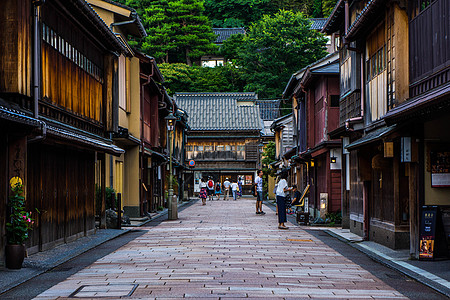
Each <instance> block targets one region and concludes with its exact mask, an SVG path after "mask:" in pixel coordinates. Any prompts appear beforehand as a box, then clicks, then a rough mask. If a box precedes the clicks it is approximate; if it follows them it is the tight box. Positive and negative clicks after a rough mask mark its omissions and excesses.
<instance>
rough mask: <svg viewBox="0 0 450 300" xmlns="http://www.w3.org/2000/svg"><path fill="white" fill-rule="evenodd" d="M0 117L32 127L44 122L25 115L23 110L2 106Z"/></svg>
mask: <svg viewBox="0 0 450 300" xmlns="http://www.w3.org/2000/svg"><path fill="white" fill-rule="evenodd" d="M0 119H3V120H7V121H11V122H15V123H20V124H23V125H28V126H31V127H42V126H43V124H45V123H44V122H42V121H40V120H38V119H36V118H33V117H29V116H27V115H25V114H24V113H23V112H20V111H17V110H14V109H11V108H7V107H4V106H0Z"/></svg>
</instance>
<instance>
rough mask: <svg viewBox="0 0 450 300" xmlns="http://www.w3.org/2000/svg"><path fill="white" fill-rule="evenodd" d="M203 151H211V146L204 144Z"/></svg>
mask: <svg viewBox="0 0 450 300" xmlns="http://www.w3.org/2000/svg"><path fill="white" fill-rule="evenodd" d="M205 151H213V146H205Z"/></svg>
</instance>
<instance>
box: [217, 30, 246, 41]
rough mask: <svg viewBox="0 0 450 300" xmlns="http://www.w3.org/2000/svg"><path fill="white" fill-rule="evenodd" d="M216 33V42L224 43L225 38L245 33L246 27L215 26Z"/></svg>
mask: <svg viewBox="0 0 450 300" xmlns="http://www.w3.org/2000/svg"><path fill="white" fill-rule="evenodd" d="M212 30H213V32H214V34H215V35H217V38H216V41H215V42H214V43H216V44H222V43H223V42H224V41H225V40H227V39H228V38H229V37H230V36H232V35H233V34H245V28H244V27H236V28H213V29H212Z"/></svg>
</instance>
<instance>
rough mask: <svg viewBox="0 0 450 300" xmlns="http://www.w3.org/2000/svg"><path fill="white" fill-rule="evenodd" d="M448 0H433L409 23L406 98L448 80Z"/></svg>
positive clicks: (449, 43)
mask: <svg viewBox="0 0 450 300" xmlns="http://www.w3.org/2000/svg"><path fill="white" fill-rule="evenodd" d="M449 15H450V5H449V4H448V0H436V1H433V2H432V3H430V5H429V6H428V7H426V8H425V9H423V10H422V11H420V13H419V14H418V15H417V16H415V17H414V18H411V17H412V16H410V22H409V70H410V83H411V85H410V97H414V96H417V95H419V94H422V93H424V92H427V91H428V90H431V89H433V88H435V87H438V86H440V85H442V84H444V83H446V82H448V81H449V80H450V74H449V68H450V41H449V39H448V37H449V35H450V28H449V26H448V24H449V23H448V16H449Z"/></svg>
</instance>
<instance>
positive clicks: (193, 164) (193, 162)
mask: <svg viewBox="0 0 450 300" xmlns="http://www.w3.org/2000/svg"><path fill="white" fill-rule="evenodd" d="M189 166H190V167H193V166H195V160H193V159H191V160H190V161H189Z"/></svg>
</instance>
